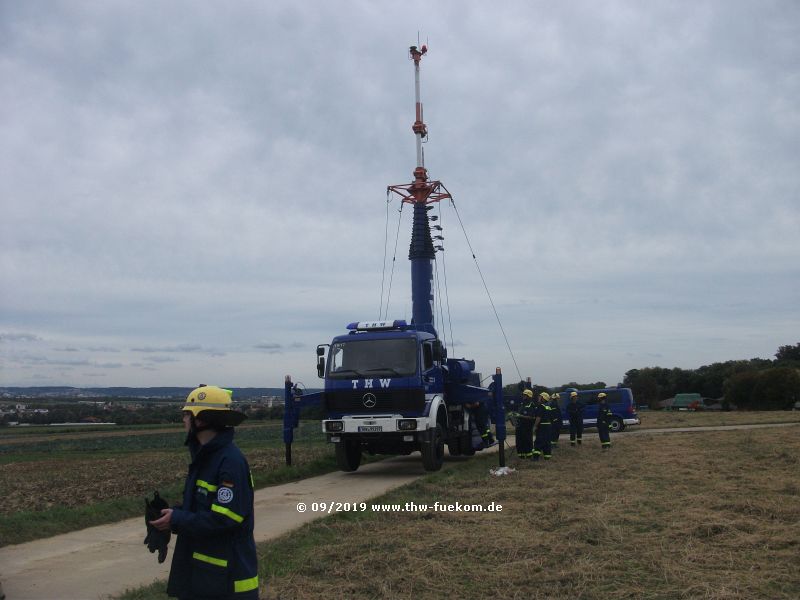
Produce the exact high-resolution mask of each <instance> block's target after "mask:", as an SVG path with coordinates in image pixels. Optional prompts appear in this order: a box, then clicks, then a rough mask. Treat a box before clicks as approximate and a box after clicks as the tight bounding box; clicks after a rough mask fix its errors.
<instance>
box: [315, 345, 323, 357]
mask: <svg viewBox="0 0 800 600" xmlns="http://www.w3.org/2000/svg"><path fill="white" fill-rule="evenodd" d="M317 356H325V346H317Z"/></svg>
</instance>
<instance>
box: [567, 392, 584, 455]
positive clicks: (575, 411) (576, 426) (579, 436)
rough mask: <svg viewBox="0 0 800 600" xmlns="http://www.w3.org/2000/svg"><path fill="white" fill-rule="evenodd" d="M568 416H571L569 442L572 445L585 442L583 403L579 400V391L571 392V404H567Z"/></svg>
mask: <svg viewBox="0 0 800 600" xmlns="http://www.w3.org/2000/svg"><path fill="white" fill-rule="evenodd" d="M567 416H568V417H569V443H570V445H571V446H574V445H576V444H577V445H579V446H580V445H581V443H582V442H583V404H581V403H580V402H578V392H576V391H572V392H570V393H569V404H567Z"/></svg>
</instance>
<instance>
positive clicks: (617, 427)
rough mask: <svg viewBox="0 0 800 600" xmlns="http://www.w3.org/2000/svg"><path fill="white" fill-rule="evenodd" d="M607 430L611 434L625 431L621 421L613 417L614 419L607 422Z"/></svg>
mask: <svg viewBox="0 0 800 600" xmlns="http://www.w3.org/2000/svg"><path fill="white" fill-rule="evenodd" d="M608 429H609V430H610V431H611V432H612V433H618V432H620V431H622V430H623V429H625V424H624V423H623V422H622V419H620V418H619V417H614V418H612V419H611V421H609V423H608Z"/></svg>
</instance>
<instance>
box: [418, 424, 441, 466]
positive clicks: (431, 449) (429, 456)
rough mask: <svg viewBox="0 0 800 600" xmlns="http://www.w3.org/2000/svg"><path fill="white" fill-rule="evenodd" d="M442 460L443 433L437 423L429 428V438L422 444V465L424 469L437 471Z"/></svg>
mask: <svg viewBox="0 0 800 600" xmlns="http://www.w3.org/2000/svg"><path fill="white" fill-rule="evenodd" d="M443 462H444V434H443V433H442V426H441V425H440V424H439V423H437V424H436V428H435V429H432V430H431V439H430V441H428V442H425V443H424V444H422V466H423V467H425V470H426V471H438V470H439V469H441V468H442V463H443Z"/></svg>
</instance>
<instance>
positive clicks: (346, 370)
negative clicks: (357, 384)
mask: <svg viewBox="0 0 800 600" xmlns="http://www.w3.org/2000/svg"><path fill="white" fill-rule="evenodd" d="M350 373H352V374H353V375H356V376H357V377H363V376H364V374H363V373H362V372H361V371H356V370H355V369H342V370H341V371H331V375H334V376H337V375H346V374H350Z"/></svg>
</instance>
